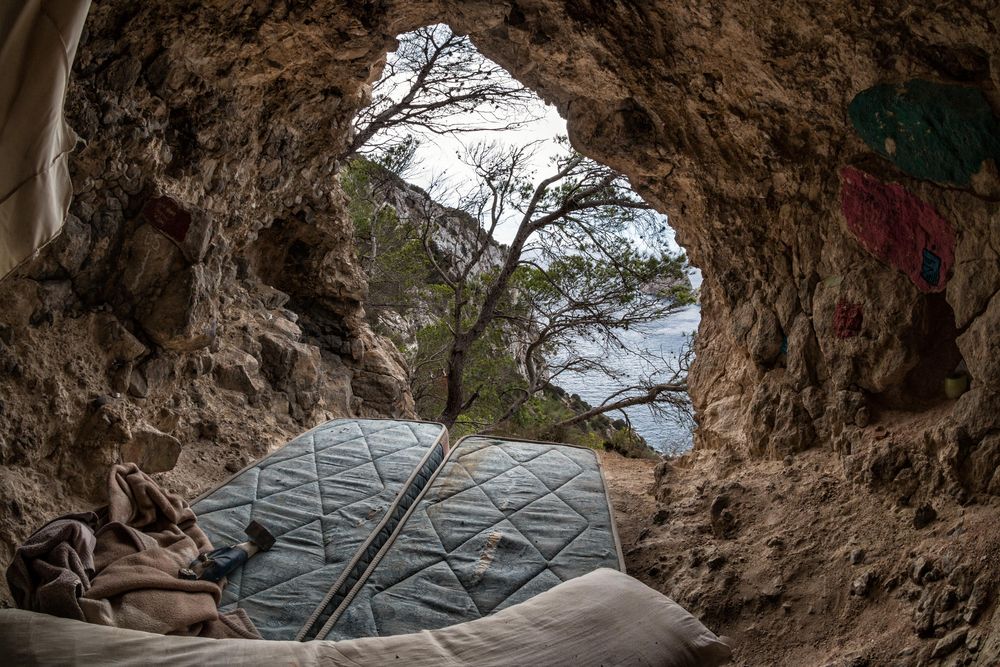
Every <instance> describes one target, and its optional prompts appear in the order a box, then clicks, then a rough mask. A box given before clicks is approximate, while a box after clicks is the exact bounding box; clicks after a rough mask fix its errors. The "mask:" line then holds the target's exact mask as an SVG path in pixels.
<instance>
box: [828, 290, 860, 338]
mask: <svg viewBox="0 0 1000 667" xmlns="http://www.w3.org/2000/svg"><path fill="white" fill-rule="evenodd" d="M863 321H864V313H863V312H862V310H861V304H859V303H853V302H851V301H847V300H846V299H841V300H840V301H838V302H837V308H836V310H834V312H833V334H834V335H835V336H836V337H837V338H854V337H855V336H857V335H858V334H859V333H860V332H861V324H862V322H863Z"/></svg>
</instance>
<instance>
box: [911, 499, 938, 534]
mask: <svg viewBox="0 0 1000 667" xmlns="http://www.w3.org/2000/svg"><path fill="white" fill-rule="evenodd" d="M935 519H937V511H936V510H935V509H934V508H933V507H931V506H930V505H929V504H926V503H925V504H923V505H921V506H920V507H918V508H917V510H916V512H914V513H913V527H914V528H916V529H917V530H920V529H921V528H926V527H927V526H929V525H930V524H931V523H932V522H933V521H934V520H935Z"/></svg>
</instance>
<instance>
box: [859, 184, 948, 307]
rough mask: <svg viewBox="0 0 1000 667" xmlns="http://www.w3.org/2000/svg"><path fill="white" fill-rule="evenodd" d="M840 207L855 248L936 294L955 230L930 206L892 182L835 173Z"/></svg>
mask: <svg viewBox="0 0 1000 667" xmlns="http://www.w3.org/2000/svg"><path fill="white" fill-rule="evenodd" d="M840 177H841V180H842V183H843V187H842V189H841V191H840V205H841V209H842V210H843V212H844V217H845V218H846V219H847V228H848V229H849V230H851V233H853V234H854V236H856V237H857V239H858V241H860V242H861V245H862V246H863V247H864V248H865V250H867V251H868V252H870V253H871V254H873V255H875V257H877V258H878V259H880V260H881V261H883V262H885V263H886V264H888V265H889V266H892V267H894V268H896V269H899V270H900V271H902V272H903V273H905V274H906V275H907V276H909V278H910V280H912V281H913V284H914V285H916V286H917V289H919V290H921V291H922V292H940V291H942V290H943V289H944V288H945V285H946V284H947V282H948V278H949V274H950V272H951V267H952V265H953V264H954V263H955V232H954V231H953V230H952V228H951V225H949V224H948V223H947V221H945V220H944V218H942V217H941V216H940V215H938V212H937V211H936V210H934V207H933V206H931V205H930V204H928V203H927V202H924V201H921V200H920V199H918V198H917V197H915V196H914V195H912V194H911V193H909V192H907V191H906V190H905V189H903V187H902V186H899V185H896V184H895V183H883V182H881V181H880V180H878V179H877V178H875V177H874V176H870V175H868V174H865V173H863V172H861V171H858V170H857V169H854V168H853V167H844V168H843V169H841V170H840Z"/></svg>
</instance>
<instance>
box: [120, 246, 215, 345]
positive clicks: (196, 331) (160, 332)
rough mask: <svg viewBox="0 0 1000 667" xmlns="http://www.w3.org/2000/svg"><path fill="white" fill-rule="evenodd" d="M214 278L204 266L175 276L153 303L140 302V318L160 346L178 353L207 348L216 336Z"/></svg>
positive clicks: (138, 313) (138, 311)
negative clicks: (212, 278)
mask: <svg viewBox="0 0 1000 667" xmlns="http://www.w3.org/2000/svg"><path fill="white" fill-rule="evenodd" d="M212 283H213V281H212V280H211V278H210V276H209V273H208V270H207V269H206V268H205V267H204V266H201V265H195V266H189V267H186V268H184V269H182V270H181V271H180V272H178V273H176V274H174V275H172V276H171V277H170V279H169V282H168V283H167V284H166V285H165V286H164V287H163V289H162V291H161V292H160V294H159V297H158V298H156V299H155V300H154V301H153V302H151V303H147V302H143V303H140V305H139V307H138V309H137V313H136V317H137V319H138V320H139V323H140V324H142V328H143V329H145V330H146V333H148V334H149V336H150V337H151V338H152V339H153V340H155V341H156V343H157V344H158V345H160V346H161V347H163V348H164V349H167V350H173V351H175V352H191V351H194V350H198V349H201V348H203V347H207V346H208V345H210V344H211V343H212V341H213V340H214V339H215V335H216V327H217V322H216V307H215V303H214V301H213V299H212V292H213V291H214V288H213V284H212Z"/></svg>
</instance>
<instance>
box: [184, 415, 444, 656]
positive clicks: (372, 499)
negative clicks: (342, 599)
mask: <svg viewBox="0 0 1000 667" xmlns="http://www.w3.org/2000/svg"><path fill="white" fill-rule="evenodd" d="M447 449H448V435H447V431H446V430H445V428H444V427H443V426H441V425H440V424H430V423H423V422H410V421H396V420H364V419H341V420H334V421H331V422H327V423H325V424H323V425H321V426H319V427H317V428H315V429H313V430H311V431H309V432H308V433H305V434H304V435H302V436H300V437H298V438H296V439H295V440H293V441H291V442H290V443H288V444H287V445H285V446H284V447H282V448H281V449H279V450H278V451H276V452H275V453H273V454H271V455H270V456H268V457H266V458H264V459H263V460H261V461H259V462H257V463H255V464H253V465H251V466H249V467H248V468H246V469H244V470H242V471H241V472H239V473H237V474H236V475H234V476H233V477H232V478H231V479H230V480H228V481H227V482H225V483H224V484H223V485H222V486H220V487H219V488H217V489H215V490H213V491H210V492H208V493H207V494H205V495H203V496H202V497H201V498H199V499H198V500H196V501H195V502H194V503H193V508H194V511H195V513H196V514H197V515H198V522H199V525H200V526H201V527H202V529H203V530H204V531H205V532H206V533H207V534H208V537H209V538H210V539H211V541H212V544H213V545H215V546H227V545H232V544H236V543H239V542H243V541H244V540H246V535H245V534H244V533H243V530H244V528H245V527H246V526H247V524H249V523H250V521H251V520H256V521H258V522H259V523H261V524H262V525H264V527H266V528H267V529H268V530H269V531H270V532H271V533H272V534H273V535H274V536H275V537H276V538H277V539H276V542H275V544H274V546H273V547H272V548H271V550H270V551H266V552H261V553H258V554H257V555H256V556H254V557H253V558H251V559H250V560H249V561H248V562H247V563H246V565H244V567H242V568H240V569H238V570H236V571H235V572H234V573H233V574H232V575H231V576H230V577H229V582H228V584H227V585H226V587H225V589H224V592H223V595H222V600H221V602H220V609H221V610H222V611H230V610H232V609H235V608H237V607H239V608H242V609H244V610H245V611H246V613H247V614H248V615H249V617H250V619H251V620H252V621H253V622H254V624H255V625H256V626H257V629H258V630H259V631H260V634H261V635H262V636H263V637H264V638H265V639H284V640H290V639H294V638H295V637H296V636H297V635H299V634H300V632H302V630H303V626H304V625H305V624H306V623H307V621H309V620H310V618H311V617H312V616H313V615H314V614H315V613H316V610H317V607H318V606H319V605H320V603H321V602H323V600H324V599H325V598H327V597H329V593H330V589H331V586H333V585H334V584H337V585H343V584H344V583H345V582H352V583H351V585H353V583H356V582H357V581H358V579H359V576H360V573H362V572H363V571H364V570H365V569H367V566H368V564H369V563H370V561H371V560H372V558H374V556H375V555H377V553H378V552H379V551H380V549H381V548H382V547H383V546H384V544H385V542H386V540H387V538H388V536H389V535H390V534H391V533H392V532H393V531H394V530H395V529H396V527H397V526H398V524H399V522H400V520H401V519H402V517H403V516H404V514H405V513H406V512H407V510H409V509H410V507H411V506H412V504H413V502H414V501H415V500H416V498H417V496H418V495H419V494H420V492H421V491H422V490H423V489H424V486H425V485H426V483H427V481H428V480H429V479H430V478H431V477H432V476H433V474H434V472H435V471H436V470H437V469H438V468H439V466H440V464H441V462H442V460H443V459H444V458H445V455H446V453H447ZM380 536H384V537H380ZM352 572H353V573H354V574H353V576H352Z"/></svg>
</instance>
